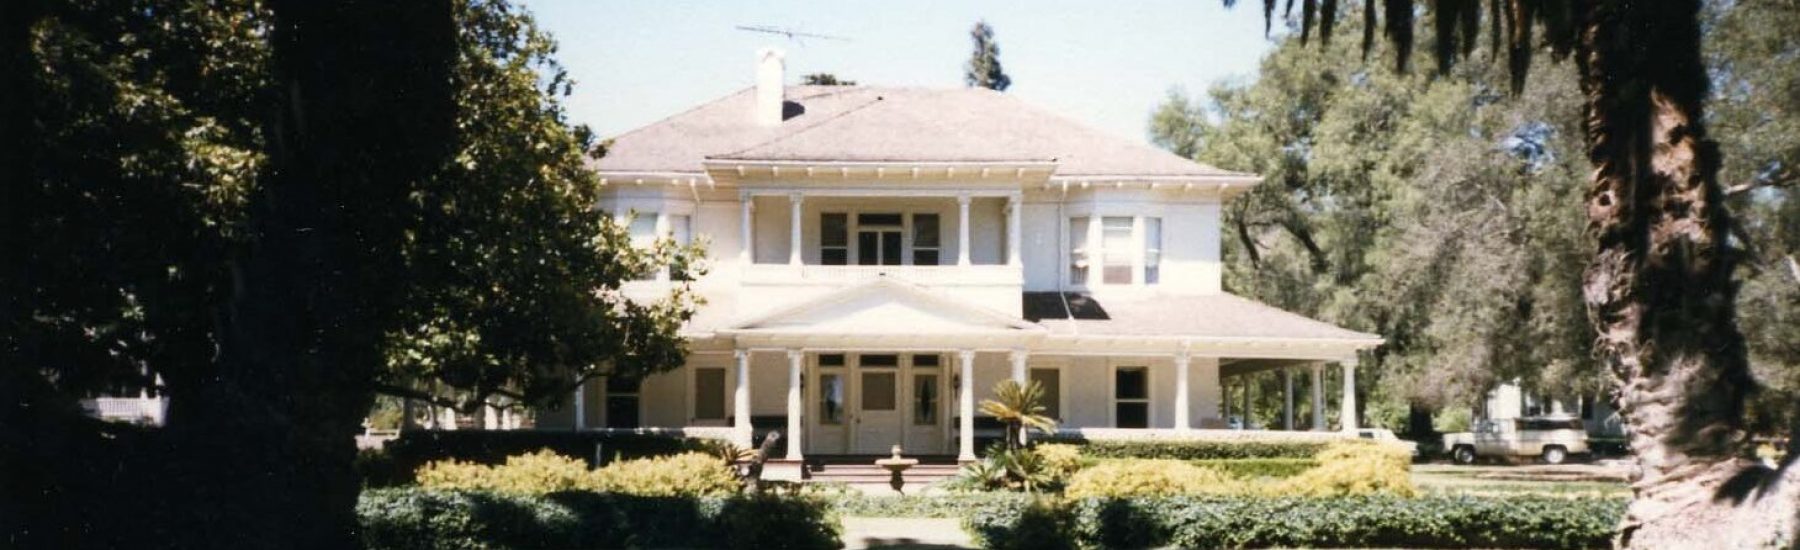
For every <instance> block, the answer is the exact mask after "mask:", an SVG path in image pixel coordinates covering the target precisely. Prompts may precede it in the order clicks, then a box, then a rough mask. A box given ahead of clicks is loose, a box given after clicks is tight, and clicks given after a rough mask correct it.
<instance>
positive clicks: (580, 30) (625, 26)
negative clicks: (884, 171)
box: [522, 0, 1270, 140]
mask: <svg viewBox="0 0 1800 550" xmlns="http://www.w3.org/2000/svg"><path fill="white" fill-rule="evenodd" d="M522 1H523V2H524V4H525V5H526V7H528V8H529V9H530V10H531V11H532V13H534V14H535V15H536V16H537V19H538V23H539V25H541V26H542V27H543V28H545V29H546V30H548V31H550V33H551V34H553V35H554V36H555V37H556V38H557V40H558V42H559V43H560V44H561V51H560V53H559V55H558V56H557V57H558V59H560V60H561V61H562V63H563V64H564V65H565V66H567V68H568V70H569V73H570V76H571V77H573V78H574V79H575V81H576V87H575V93H574V95H573V96H572V97H570V98H569V99H568V107H569V113H570V118H571V119H573V121H574V122H578V123H585V124H588V125H589V126H592V127H593V128H594V129H595V130H596V131H598V132H599V133H600V135H602V136H614V135H618V134H619V133H622V132H625V131H628V130H631V129H633V128H637V127H639V126H643V125H646V124H649V123H651V122H655V121H657V120H660V119H662V118H664V117H667V116H669V115H672V114H675V113H678V112H681V111H683V110H686V109H688V108H690V107H693V106H695V105H698V104H700V103H703V102H706V101H709V100H712V99H715V98H718V97H720V96H724V95H726V94H729V93H731V92H733V91H736V90H740V89H743V88H746V87H749V86H750V85H751V84H752V82H753V76H754V73H753V70H752V69H753V66H752V62H753V58H754V55H755V52H756V50H757V49H758V48H762V47H768V46H774V47H778V48H781V49H783V50H786V51H787V73H788V78H789V82H790V83H797V82H798V79H799V77H800V75H802V74H807V73H813V72H830V73H835V74H837V75H838V76H839V77H841V78H848V79H852V80H856V81H857V82H858V83H861V84H869V85H882V86H931V87H947V86H962V85H963V82H962V64H963V62H964V61H966V60H967V59H968V57H969V51H970V44H969V38H968V31H969V27H970V26H972V25H973V24H974V23H975V21H976V20H977V19H986V20H987V21H988V23H989V24H990V25H993V27H994V34H995V39H996V40H997V41H998V42H999V44H1000V63H1001V65H1002V66H1003V67H1004V68H1005V70H1006V72H1007V74H1008V75H1009V76H1011V77H1012V79H1013V86H1012V88H1011V89H1009V90H1008V93H1012V94H1015V95H1017V96H1019V97H1020V98H1023V99H1025V100H1026V101H1029V102H1031V103H1033V104H1036V105H1039V106H1041V107H1045V108H1048V109H1051V110H1054V111H1057V112H1060V113H1062V114H1064V115H1066V116H1069V117H1072V118H1074V119H1076V120H1080V121H1083V122H1086V123H1087V124H1089V125H1091V126H1093V127H1096V128H1099V129H1101V130H1104V131H1107V132H1110V133H1113V134H1117V135H1119V136H1123V137H1128V138H1133V139H1139V140H1142V139H1145V138H1144V130H1145V128H1146V123H1147V120H1148V119H1149V116H1150V110H1151V109H1152V108H1154V107H1155V106H1156V104H1157V103H1158V102H1159V101H1161V100H1162V98H1163V96H1164V94H1165V93H1166V92H1167V90H1168V89H1169V88H1170V87H1173V86H1180V87H1184V88H1186V89H1187V90H1188V91H1189V92H1190V93H1194V94H1200V93H1203V92H1205V90H1206V88H1207V87H1208V86H1211V85H1212V84H1213V83H1214V82H1216V81H1220V80H1222V79H1239V80H1247V79H1249V78H1251V77H1253V76H1254V74H1255V71H1256V64H1257V61H1258V59H1260V58H1261V56H1262V54H1263V53H1265V52H1266V51H1268V49H1269V47H1270V43H1269V42H1268V41H1267V40H1265V39H1264V38H1263V36H1262V13H1261V12H1260V10H1259V9H1258V8H1260V5H1252V4H1256V3H1255V2H1244V3H1240V5H1239V6H1238V7H1236V8H1234V9H1230V10H1227V9H1224V8H1223V7H1222V6H1221V5H1220V3H1219V1H1218V0H1168V1H1164V0H1156V1H1135V0H1134V1H1130V2H1073V1H1036V2H1025V1H1019V2H989V1H964V2H948V1H930V2H897V1H891V0H890V1H885V2H878V1H865V0H840V1H822V0H813V1H800V0H778V1H767V2H683V1H634V2H617V1H594V0H522ZM737 25H767V26H776V27H783V28H790V29H794V30H798V31H803V32H811V33H817V34H828V35H835V36H843V37H847V38H849V40H848V41H835V40H818V39H808V40H804V41H802V42H793V41H790V40H789V39H787V38H785V37H779V36H773V35H767V34H760V33H751V32H745V31H741V30H736V29H735V28H734V27H735V26H737Z"/></svg>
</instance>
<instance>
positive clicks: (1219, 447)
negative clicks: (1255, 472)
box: [1053, 437, 1327, 460]
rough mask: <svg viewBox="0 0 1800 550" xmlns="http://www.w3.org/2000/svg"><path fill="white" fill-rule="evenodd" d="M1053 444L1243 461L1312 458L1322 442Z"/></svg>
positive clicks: (1124, 454) (1125, 454) (1093, 451)
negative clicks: (1251, 459)
mask: <svg viewBox="0 0 1800 550" xmlns="http://www.w3.org/2000/svg"><path fill="white" fill-rule="evenodd" d="M1053 442H1055V443H1067V444H1070V445H1077V446H1079V447H1080V448H1081V454H1082V455H1083V456H1089V457H1094V458H1167V459H1173V460H1218V459H1245V458H1312V457H1313V455H1315V454H1318V453H1319V451H1321V450H1324V449H1325V446H1326V445H1327V442H1322V441H1256V440H1241V441H1240V440H1216V441H1214V440H1204V439H1198V440H1141V441H1130V440H1098V441H1090V440H1085V439H1078V438H1069V437H1057V438H1055V439H1054V440H1053Z"/></svg>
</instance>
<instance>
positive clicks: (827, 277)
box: [743, 264, 1024, 287]
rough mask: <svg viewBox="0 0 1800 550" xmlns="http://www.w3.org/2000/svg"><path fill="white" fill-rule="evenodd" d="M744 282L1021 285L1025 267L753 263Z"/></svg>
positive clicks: (786, 283) (755, 283)
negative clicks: (881, 280) (889, 280)
mask: <svg viewBox="0 0 1800 550" xmlns="http://www.w3.org/2000/svg"><path fill="white" fill-rule="evenodd" d="M747 267H748V268H747V269H745V270H744V281H743V282H744V284H751V285H820V286H842V285H848V284H853V283H859V282H863V281H870V280H874V279H876V278H879V277H893V278H895V279H899V280H902V281H906V282H911V283H917V284H922V285H927V286H1002V287H1003V286H1013V287H1017V286H1020V285H1022V284H1024V270H1023V269H1021V268H1020V267H1019V266H1011V265H969V266H955V265H800V266H795V265H790V264H753V265H750V266H747Z"/></svg>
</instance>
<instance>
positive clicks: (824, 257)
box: [819, 213, 850, 265]
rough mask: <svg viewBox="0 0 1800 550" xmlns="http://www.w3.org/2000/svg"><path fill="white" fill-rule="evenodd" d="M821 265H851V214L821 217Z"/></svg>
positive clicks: (832, 214)
mask: <svg viewBox="0 0 1800 550" xmlns="http://www.w3.org/2000/svg"><path fill="white" fill-rule="evenodd" d="M819 263H820V264H822V265H849V264H850V215H849V214H842V213H831V214H821V215H819Z"/></svg>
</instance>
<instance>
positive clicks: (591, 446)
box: [364, 430, 708, 487]
mask: <svg viewBox="0 0 1800 550" xmlns="http://www.w3.org/2000/svg"><path fill="white" fill-rule="evenodd" d="M596 445H597V446H598V449H599V452H600V457H599V459H600V463H599V464H596V463H594V460H595V449H596ZM707 445H708V441H707V440H703V439H692V438H683V437H680V436H676V435H670V434H651V433H613V432H600V431H579V432H578V431H573V430H409V431H405V432H401V433H400V437H399V438H396V439H394V440H393V441H389V442H388V443H387V445H385V446H384V447H382V451H381V452H382V453H384V454H385V455H386V456H385V457H381V458H380V460H375V459H374V458H375V457H370V459H368V460H367V462H368V463H369V464H370V465H371V466H375V465H379V467H380V468H381V469H380V470H376V471H370V470H364V471H365V472H366V473H365V477H364V480H365V483H366V484H367V485H368V486H371V487H383V486H395V485H404V484H408V483H412V481H413V478H412V473H413V472H414V471H416V470H418V469H419V467H420V466H424V465H425V464H426V463H428V462H434V461H439V460H461V461H466V462H474V463H477V464H500V463H503V462H505V461H506V458H507V457H509V456H514V455H522V454H528V453H534V452H537V451H540V450H544V449H549V450H551V451H554V452H556V454H560V455H563V456H572V457H579V458H581V459H582V460H583V461H585V462H587V463H588V466H590V467H598V466H603V465H605V464H607V463H610V462H612V461H613V460H615V459H634V458H649V457H656V456H667V455H672V454H679V453H683V452H687V451H705V450H706V446H707ZM369 473H378V474H383V475H379V476H376V475H368V474H369ZM395 473H397V474H398V477H397V478H396V477H395V476H394V475H392V474H395Z"/></svg>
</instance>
